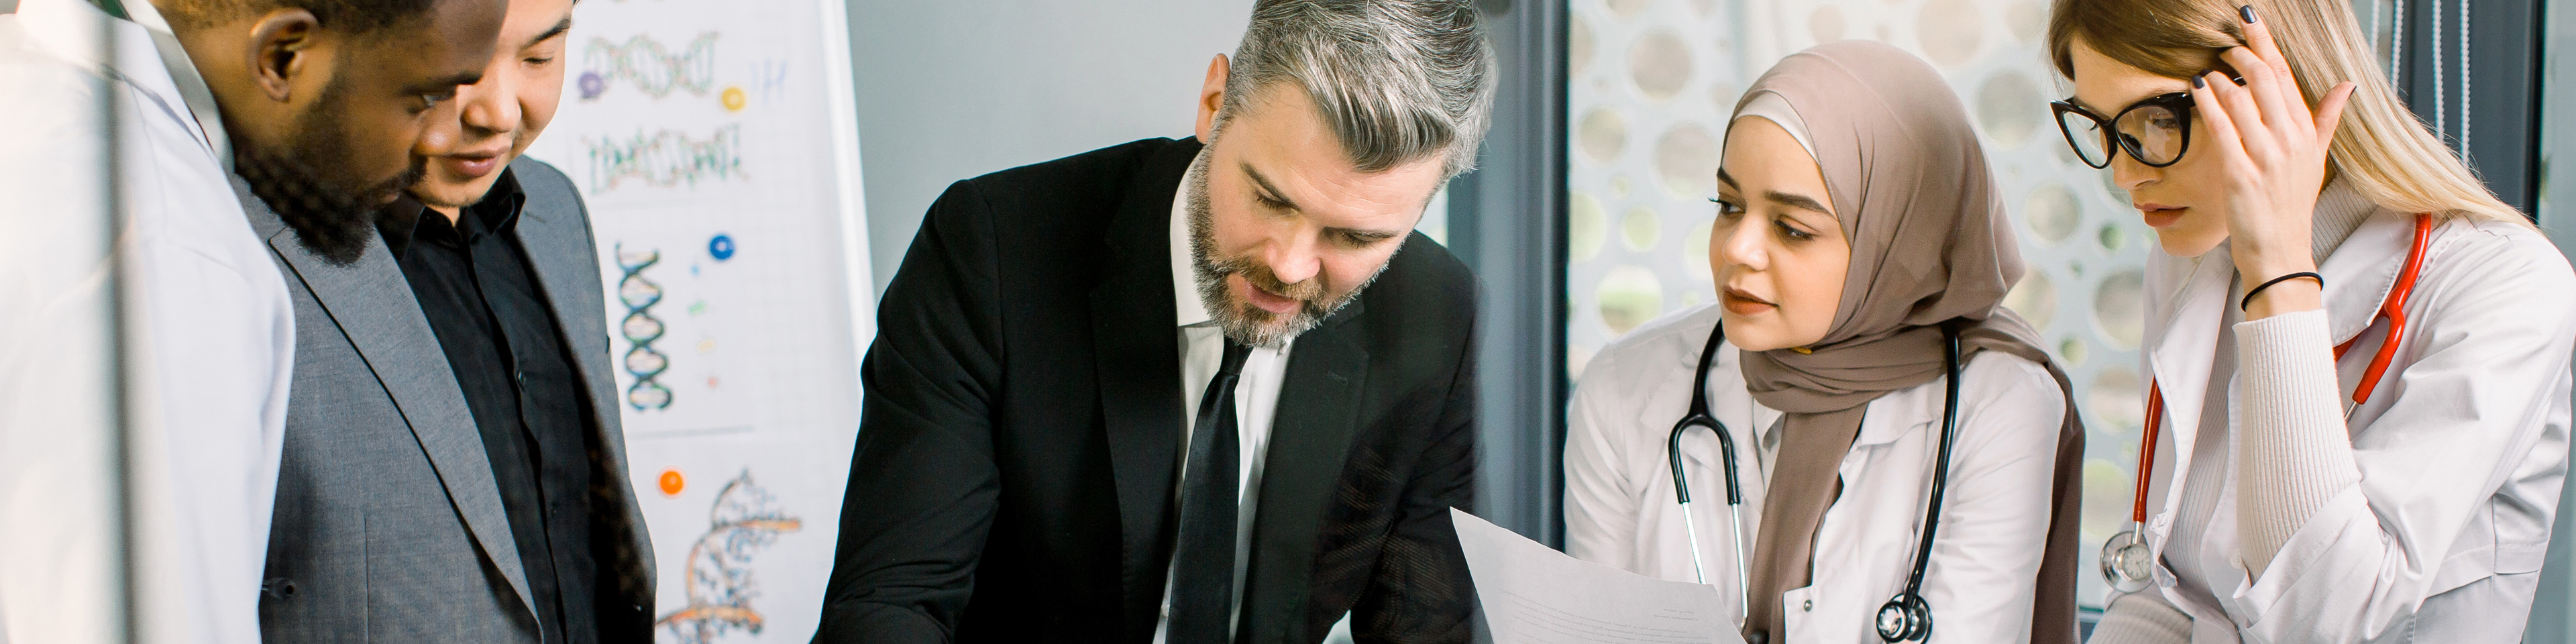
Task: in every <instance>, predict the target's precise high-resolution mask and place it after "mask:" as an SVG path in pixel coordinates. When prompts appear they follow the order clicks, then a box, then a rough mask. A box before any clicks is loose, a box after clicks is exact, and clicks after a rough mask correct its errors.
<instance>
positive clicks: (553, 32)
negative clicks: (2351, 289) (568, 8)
mask: <svg viewBox="0 0 2576 644" xmlns="http://www.w3.org/2000/svg"><path fill="white" fill-rule="evenodd" d="M567 31H572V16H564V19H563V20H562V21H559V22H556V23H555V28H553V29H548V30H546V32H545V33H541V34H537V37H535V38H529V39H528V44H526V45H522V46H523V47H534V46H536V44H537V43H541V42H545V41H546V39H548V38H553V37H556V36H561V35H564V32H567Z"/></svg>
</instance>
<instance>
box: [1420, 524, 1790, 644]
mask: <svg viewBox="0 0 2576 644" xmlns="http://www.w3.org/2000/svg"><path fill="white" fill-rule="evenodd" d="M1449 517H1450V519H1451V522H1453V523H1455V524H1457V527H1458V546H1459V547H1460V548H1462V549H1464V550H1465V551H1466V553H1467V569H1468V571H1469V573H1471V574H1473V575H1474V576H1475V581H1476V597H1477V599H1478V600H1479V601H1481V602H1483V604H1484V614H1485V624H1486V629H1487V630H1489V631H1490V632H1492V633H1493V638H1494V643H1495V644H1559V643H1563V644H1576V643H1592V642H1601V643H1607V644H1743V643H1744V637H1743V635H1742V634H1740V633H1737V632H1736V630H1735V625H1734V624H1732V623H1729V622H1730V618H1729V617H1728V615H1727V612H1726V611H1725V610H1724V608H1723V607H1722V604H1721V602H1720V601H1719V596H1718V593H1717V589H1715V588H1711V587H1709V586H1704V585H1700V584H1693V583H1685V582H1678V581H1665V580H1662V579H1655V578H1652V577H1646V576H1643V575H1638V574H1635V573H1630V572H1628V571H1625V570H1620V569H1617V568H1612V567H1609V566H1604V565H1601V564H1596V563H1592V562H1589V561H1583V560H1580V559H1576V558H1574V557H1572V556H1569V555H1566V554H1565V553H1562V552H1557V551H1556V549H1554V548H1549V547H1547V546H1546V545H1543V544H1540V543H1539V542H1536V541H1531V540H1529V539H1528V538H1526V537H1522V536H1521V535H1520V534H1519V533H1516V532H1512V531H1510V530H1506V529H1503V528H1502V527H1501V526H1497V525H1494V524H1493V523H1490V522H1487V521H1485V520H1484V519H1480V518H1476V515H1473V514H1468V513H1466V512H1463V511H1460V510H1458V509H1456V508H1451V509H1450V510H1449Z"/></svg>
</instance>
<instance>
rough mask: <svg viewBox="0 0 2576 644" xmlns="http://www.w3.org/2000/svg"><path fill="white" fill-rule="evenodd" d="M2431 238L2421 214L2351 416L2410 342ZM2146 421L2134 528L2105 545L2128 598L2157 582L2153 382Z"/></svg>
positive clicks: (2106, 563)
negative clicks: (2412, 301)
mask: <svg viewBox="0 0 2576 644" xmlns="http://www.w3.org/2000/svg"><path fill="white" fill-rule="evenodd" d="M2432 237H2433V216H2432V215H2431V214H2426V213H2417V214H2416V215H2415V243H2414V246H2413V247H2412V248H2409V249H2408V250H2407V251H2406V267H2405V269H2404V270H2403V271H2401V272H2399V273H2398V274H2397V284H2396V285H2395V286H2393V287H2391V288H2389V289H2388V297H2387V298H2386V299H2383V300H2380V302H2379V311H2378V312H2376V313H2374V314H2372V315H2371V320H2370V323H2377V322H2379V318H2388V338H2387V339H2384V340H2381V341H2380V343H2379V353H2377V354H2373V355H2372V356H2371V357H2370V368H2368V369H2365V370H2363V371H2362V374H2361V382H2359V383H2357V384H2356V385H2355V386H2354V387H2353V390H2352V402H2350V403H2346V404H2344V406H2343V413H2344V415H2345V416H2347V417H2349V416H2351V415H2352V410H2353V409H2355V408H2358V407H2359V406H2360V405H2361V404H2362V403H2363V402H2367V401H2369V400H2370V394H2371V392H2373V391H2377V390H2378V389H2379V379H2380V378H2381V377H2383V376H2386V375H2388V365H2389V363H2390V362H2392V361H2394V360H2395V359H2396V357H2397V345H2398V343H2400V342H2404V341H2405V340H2406V297H2407V296H2408V295H2410V294H2413V293H2414V292H2415V278H2416V277H2417V276H2419V275H2422V274H2423V273H2424V251H2425V249H2426V247H2427V246H2428V245H2429V244H2428V243H2427V242H2429V241H2430V240H2431V239H2432ZM2363 327H2364V328H2368V327H2369V324H2364V325H2363ZM2360 341H2361V336H2359V335H2355V336H2353V338H2352V339H2350V340H2345V341H2344V343H2343V344H2342V345H2338V346H2336V347H2335V348H2334V359H2336V360H2342V359H2343V354H2344V352H2345V351H2349V350H2351V349H2352V345H2353V343H2355V342H2360ZM2146 421H2147V426H2146V429H2145V433H2144V436H2143V437H2142V438H2141V439H2140V440H2139V442H2138V445H2139V448H2138V484H2137V489H2136V490H2135V494H2136V496H2137V498H2136V500H2135V501H2133V502H2131V503H2130V504H2129V524H2128V525H2126V526H2121V528H2120V533H2119V534H2115V535H2111V539H2110V540H2109V541H2104V542H2102V561H2101V564H2102V579H2103V580H2105V581H2109V582H2111V589H2112V590H2117V591H2120V592H2124V593H2134V592H2138V591H2141V590H2146V589H2147V582H2150V581H2154V580H2155V572H2156V568H2155V558H2156V555H2155V550H2154V549H2153V548H2150V547H2148V546H2147V537H2146V525H2147V484H2148V483H2150V482H2152V481H2154V480H2155V479H2154V478H2153V477H2154V475H2155V467H2156V435H2157V433H2158V430H2159V429H2161V428H2162V427H2163V426H2164V422H2165V392H2164V386H2163V385H2162V384H2159V383H2157V382H2156V381H2155V380H2154V379H2152V378H2150V379H2149V380H2148V381H2147V418H2146Z"/></svg>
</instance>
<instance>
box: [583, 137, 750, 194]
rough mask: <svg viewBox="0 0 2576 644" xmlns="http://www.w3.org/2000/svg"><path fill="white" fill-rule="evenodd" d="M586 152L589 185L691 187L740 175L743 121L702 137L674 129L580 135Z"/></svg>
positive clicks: (598, 189)
mask: <svg viewBox="0 0 2576 644" xmlns="http://www.w3.org/2000/svg"><path fill="white" fill-rule="evenodd" d="M581 144H582V147H584V148H588V149H589V151H590V189H591V191H592V192H595V193H596V192H607V191H609V190H612V189H615V188H617V187H618V186H620V185H623V184H626V183H627V182H629V181H641V182H643V183H644V184H645V185H652V186H661V187H671V186H681V185H685V186H690V187H696V186H697V185H698V183H699V182H701V181H722V180H734V179H741V178H743V172H742V125H740V124H731V125H725V126H722V127H718V128H716V129H715V132H714V133H713V134H711V135H708V136H706V137H693V136H689V135H688V134H686V133H682V132H680V131H677V130H660V131H656V132H652V133H646V132H644V131H642V130H637V131H636V132H635V134H634V135H633V136H626V137H619V136H597V137H592V136H584V137H582V138H581Z"/></svg>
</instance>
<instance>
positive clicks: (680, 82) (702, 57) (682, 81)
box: [582, 31, 716, 98]
mask: <svg viewBox="0 0 2576 644" xmlns="http://www.w3.org/2000/svg"><path fill="white" fill-rule="evenodd" d="M582 69H583V70H584V71H585V73H584V74H583V75H582V76H583V78H584V82H585V83H589V82H590V80H589V79H592V78H597V79H598V82H597V83H596V85H597V87H596V88H594V87H592V86H590V85H589V84H585V85H584V86H583V87H582V98H595V97H597V96H598V94H599V93H600V92H603V91H606V90H607V86H608V84H609V83H611V82H615V81H619V80H625V81H629V82H632V83H634V84H635V89H636V90H638V91H642V92H644V93H645V94H646V95H648V96H652V97H653V98H662V97H664V96H669V95H671V93H672V92H676V91H683V90H685V91H687V92H688V93H690V94H693V95H697V96H705V95H707V90H708V89H710V88H713V87H715V84H716V33H715V32H712V31H710V32H706V33H701V34H698V38H697V39H696V40H692V41H689V45H688V47H686V48H684V49H680V50H678V51H672V50H671V48H669V47H667V46H665V45H663V44H662V41H659V40H655V39H653V37H652V36H642V35H639V36H636V37H633V38H628V39H626V42H625V43H624V44H618V43H615V42H611V41H610V40H608V39H606V38H593V39H591V41H590V48H589V49H588V50H585V51H584V52H583V53H582ZM594 89H595V90H596V91H594Z"/></svg>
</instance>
